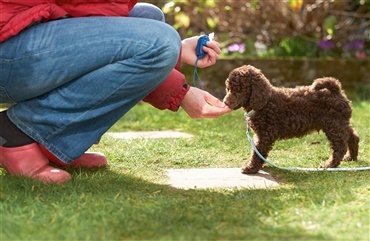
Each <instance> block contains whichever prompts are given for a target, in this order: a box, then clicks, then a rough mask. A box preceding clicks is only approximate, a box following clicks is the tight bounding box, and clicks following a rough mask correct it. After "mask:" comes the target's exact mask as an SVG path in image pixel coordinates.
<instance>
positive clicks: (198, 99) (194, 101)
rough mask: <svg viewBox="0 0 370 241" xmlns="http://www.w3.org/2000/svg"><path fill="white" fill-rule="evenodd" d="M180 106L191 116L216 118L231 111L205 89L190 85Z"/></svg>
mask: <svg viewBox="0 0 370 241" xmlns="http://www.w3.org/2000/svg"><path fill="white" fill-rule="evenodd" d="M180 105H181V107H182V108H183V109H184V111H185V112H186V113H187V114H188V115H189V116H190V117H191V118H217V117H220V116H222V115H223V114H226V113H229V112H231V111H232V109H230V108H229V107H227V106H226V105H225V104H224V103H223V102H222V101H220V100H219V99H217V98H216V97H214V96H213V95H211V94H210V93H208V92H207V91H204V90H201V89H198V88H195V87H190V89H189V91H188V92H187V93H186V95H185V97H184V99H183V100H182V101H181V104H180Z"/></svg>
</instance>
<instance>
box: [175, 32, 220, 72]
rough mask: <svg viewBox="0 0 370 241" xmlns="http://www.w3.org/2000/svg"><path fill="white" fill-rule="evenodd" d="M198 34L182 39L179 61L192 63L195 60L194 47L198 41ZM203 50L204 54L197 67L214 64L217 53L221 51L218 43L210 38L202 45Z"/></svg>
mask: <svg viewBox="0 0 370 241" xmlns="http://www.w3.org/2000/svg"><path fill="white" fill-rule="evenodd" d="M198 39H199V36H196V37H191V38H186V39H184V40H183V41H182V51H181V62H183V63H186V64H189V65H194V64H195V62H196V60H197V55H196V47H197V43H198ZM203 51H204V52H205V53H206V55H205V56H204V57H203V58H201V59H199V61H198V67H199V68H205V67H208V66H211V65H214V64H215V63H216V61H217V59H218V55H219V54H220V53H221V49H220V44H219V43H218V42H216V41H214V40H212V39H211V41H209V42H207V43H206V46H203Z"/></svg>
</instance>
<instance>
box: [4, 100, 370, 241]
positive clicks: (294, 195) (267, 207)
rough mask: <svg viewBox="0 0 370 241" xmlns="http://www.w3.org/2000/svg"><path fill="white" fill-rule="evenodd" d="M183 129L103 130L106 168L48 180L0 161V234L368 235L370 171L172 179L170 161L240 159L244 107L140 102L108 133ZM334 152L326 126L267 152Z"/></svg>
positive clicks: (245, 152)
mask: <svg viewBox="0 0 370 241" xmlns="http://www.w3.org/2000/svg"><path fill="white" fill-rule="evenodd" d="M353 108H354V111H353V120H352V124H353V126H354V127H355V129H356V130H357V131H358V133H359V135H360V137H361V141H360V150H359V160H358V161H357V162H346V163H342V164H341V167H358V166H370V102H365V101H356V102H354V103H353ZM140 130H178V131H183V132H186V133H191V134H193V135H194V136H195V137H194V138H191V139H172V140H171V139H155V140H150V139H142V140H121V139H113V138H112V137H109V136H107V135H104V136H103V137H102V140H101V142H100V144H99V145H96V146H94V147H92V150H94V151H100V152H103V153H105V155H106V156H107V157H108V159H109V166H108V167H107V168H100V169H95V170H85V169H68V171H70V172H71V173H72V175H73V180H72V181H71V182H69V183H67V184H65V185H62V186H58V185H49V186H45V185H43V184H40V183H38V182H35V181H32V180H28V179H22V178H15V177H12V176H10V175H8V174H6V172H5V171H4V170H3V169H0V184H1V185H0V218H1V219H0V228H1V229H0V240H4V241H5V240H68V241H71V240H189V241H190V240H191V241H194V240H284V241H285V240H356V241H357V240H369V235H370V233H369V230H370V226H369V225H370V224H369V219H370V216H369V215H370V200H369V193H370V183H369V176H370V175H369V171H361V172H299V171H283V170H279V169H277V168H274V167H270V166H266V167H265V168H264V170H265V171H267V172H269V173H270V174H271V175H272V176H273V177H274V178H275V179H277V180H278V182H279V184H280V186H279V187H274V188H269V189H193V190H182V189H176V188H173V187H170V186H168V185H166V176H165V170H166V169H168V168H195V167H197V168H200V167H203V168H206V167H210V168H211V167H241V165H242V163H243V162H244V161H245V160H246V159H247V158H248V156H249V154H250V151H251V147H250V145H249V142H248V140H247V138H246V135H245V122H244V119H243V112H242V111H241V110H238V111H234V112H232V113H230V114H227V115H225V116H223V117H221V118H218V119H206V120H193V119H190V118H188V117H187V115H186V114H185V113H184V112H183V111H182V110H180V111H179V112H178V113H172V112H170V111H159V110H156V109H154V108H153V107H151V106H150V105H148V104H139V105H137V106H136V107H134V108H133V109H132V110H131V111H130V112H129V113H128V114H127V115H126V116H125V117H124V118H122V119H121V120H120V121H119V122H118V123H117V124H116V125H115V126H113V127H112V129H111V130H110V131H140ZM329 154H330V148H329V144H328V142H327V140H326V138H325V136H324V135H323V134H322V133H313V134H310V135H308V136H305V137H304V138H300V139H291V140H285V141H280V142H278V143H276V145H275V146H274V149H273V151H272V152H271V154H270V155H269V160H270V161H273V162H275V163H276V164H278V165H281V166H286V167H289V166H299V167H317V166H319V165H320V164H321V163H323V162H325V160H326V159H327V158H328V156H329Z"/></svg>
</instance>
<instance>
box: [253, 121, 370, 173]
mask: <svg viewBox="0 0 370 241" xmlns="http://www.w3.org/2000/svg"><path fill="white" fill-rule="evenodd" d="M246 121H247V130H246V134H247V137H248V140H249V142H250V144H251V146H252V149H253V150H254V152H255V153H256V154H257V155H258V156H259V158H261V159H262V160H263V161H264V162H266V163H267V164H269V165H270V166H273V167H276V168H278V169H281V170H286V171H305V172H318V171H328V172H343V171H366V170H370V167H352V168H350V167H341V168H304V167H281V166H278V165H276V164H274V163H272V162H270V161H268V160H267V159H266V158H265V157H264V156H263V155H262V154H261V153H260V152H259V151H258V149H257V147H256V146H255V145H254V143H253V140H252V137H251V136H250V135H249V125H248V120H246Z"/></svg>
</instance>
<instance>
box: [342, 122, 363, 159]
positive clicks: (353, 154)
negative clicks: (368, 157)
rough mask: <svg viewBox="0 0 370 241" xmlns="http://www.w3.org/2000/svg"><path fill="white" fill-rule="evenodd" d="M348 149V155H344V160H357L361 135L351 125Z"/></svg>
mask: <svg viewBox="0 0 370 241" xmlns="http://www.w3.org/2000/svg"><path fill="white" fill-rule="evenodd" d="M347 132H348V136H349V138H348V142H347V143H348V150H347V153H346V155H345V156H344V158H343V160H344V161H355V160H357V155H358V143H359V142H360V137H359V135H358V134H357V132H356V131H355V130H354V129H353V128H352V127H351V126H348V128H347Z"/></svg>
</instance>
